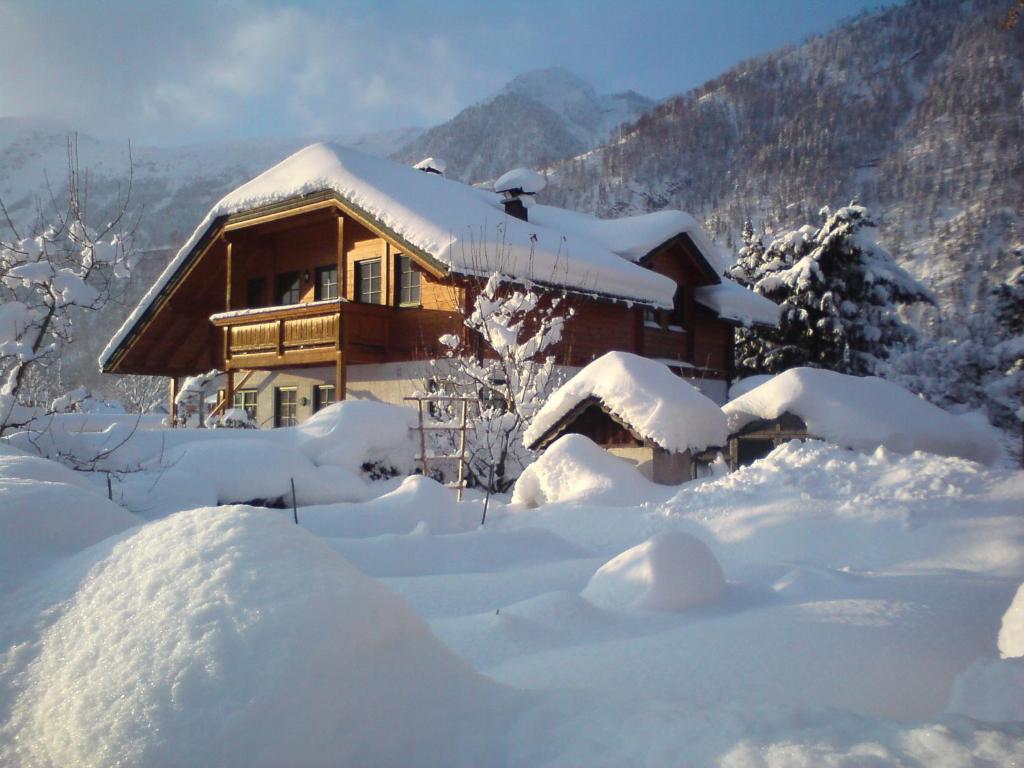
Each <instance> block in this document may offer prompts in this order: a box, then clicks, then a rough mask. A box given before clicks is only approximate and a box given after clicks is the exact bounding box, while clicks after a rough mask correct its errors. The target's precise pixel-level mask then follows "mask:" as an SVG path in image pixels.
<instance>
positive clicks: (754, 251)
mask: <svg viewBox="0 0 1024 768" xmlns="http://www.w3.org/2000/svg"><path fill="white" fill-rule="evenodd" d="M763 265H764V242H763V241H762V240H761V236H760V235H759V234H757V232H756V231H755V230H754V222H752V221H751V220H750V218H749V217H748V218H746V219H744V220H743V245H742V246H741V247H740V249H739V251H738V252H737V258H736V263H735V264H734V265H733V266H732V267H731V268H730V270H729V274H730V276H731V277H732V279H733V280H735V281H736V282H737V283H739V284H740V285H744V286H746V287H747V288H751V287H753V285H754V283H755V282H757V278H756V277H755V276H756V275H757V274H758V272H759V271H760V269H761V267H762V266H763Z"/></svg>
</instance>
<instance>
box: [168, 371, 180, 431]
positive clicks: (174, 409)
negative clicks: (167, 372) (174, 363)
mask: <svg viewBox="0 0 1024 768" xmlns="http://www.w3.org/2000/svg"><path fill="white" fill-rule="evenodd" d="M177 399H178V377H177V376H171V386H170V400H171V402H170V403H169V407H168V408H167V412H168V414H170V417H171V426H172V427H173V426H175V424H176V423H177V421H178V403H177V402H175V401H176V400H177Z"/></svg>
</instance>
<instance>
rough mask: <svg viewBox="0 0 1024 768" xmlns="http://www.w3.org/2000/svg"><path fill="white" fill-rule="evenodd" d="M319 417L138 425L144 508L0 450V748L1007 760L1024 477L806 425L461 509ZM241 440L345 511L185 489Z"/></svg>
mask: <svg viewBox="0 0 1024 768" xmlns="http://www.w3.org/2000/svg"><path fill="white" fill-rule="evenodd" d="M344 408H348V406H347V405H346V406H344ZM337 410H338V409H335V411H334V412H333V413H334V414H335V415H336V414H337ZM346 418H347V419H348V425H349V427H350V428H351V429H353V430H354V431H355V432H357V433H359V434H363V435H364V437H366V438H367V439H369V437H370V436H371V435H373V431H372V430H369V429H365V428H362V431H361V432H360V429H361V427H360V424H361V423H362V424H364V425H365V424H367V423H372V422H373V421H375V420H376V421H378V422H379V420H380V414H371V413H370V412H369V411H365V410H364V411H361V412H360V409H359V408H356V409H352V414H351V415H350V416H346ZM338 421H339V420H338V419H334V420H332V419H331V418H328V417H322V418H321V419H320V420H319V422H318V423H314V424H313V426H312V427H307V428H306V429H305V430H304V431H303V430H302V429H299V430H293V431H291V432H289V431H287V430H278V431H277V432H276V434H277V435H278V437H273V438H269V437H268V433H254V432H246V431H239V432H237V433H231V432H229V431H227V430H214V431H209V432H207V435H206V436H204V437H203V438H201V439H200V441H199V442H195V441H193V442H191V443H190V442H188V441H187V440H186V437H187V435H185V433H189V432H190V431H189V430H176V431H173V432H168V433H166V435H165V439H164V440H163V441H162V442H161V443H159V444H158V443H157V442H156V438H155V437H154V435H158V434H160V432H159V431H158V430H157V431H146V432H140V433H138V435H137V436H135V438H133V439H136V438H137V439H138V440H139V441H140V442H139V445H140V446H148V447H147V449H146V450H148V451H150V452H153V451H155V452H156V453H155V454H154V455H152V456H148V457H147V456H145V455H144V454H146V451H143V450H141V449H140V450H137V451H136V450H134V449H132V450H129V449H130V448H131V444H132V443H131V441H129V442H128V443H127V444H126V445H123V446H121V447H120V448H119V450H120V452H121V454H122V458H124V459H125V461H126V463H132V462H135V463H140V462H141V463H145V462H147V461H148V462H151V463H150V465H149V466H150V467H151V469H150V470H148V471H147V472H141V473H134V474H130V475H127V476H126V477H127V478H130V479H126V480H125V482H123V483H117V482H115V483H113V484H112V486H111V495H112V496H113V497H114V498H115V500H117V499H118V498H121V497H119V496H118V493H119V492H120V491H122V490H126V489H131V490H132V493H130V494H128V493H126V495H125V498H130V499H138V498H140V494H141V493H142V491H143V490H144V489H145V488H146V487H151V486H152V484H153V483H154V482H155V483H156V486H155V487H156V488H159V487H160V483H161V482H162V483H164V484H165V485H164V486H163V490H162V491H161V495H160V504H159V511H157V510H155V509H152V508H151V509H148V510H143V512H144V515H143V517H136V516H135V515H133V514H131V513H130V512H128V511H126V510H125V509H124V508H123V507H121V506H119V505H117V504H115V503H113V502H111V501H108V499H107V490H106V483H105V479H104V476H103V475H99V476H95V475H92V474H90V473H73V472H70V471H68V470H66V469H64V468H63V467H60V466H58V465H57V464H55V463H53V462H49V461H47V460H45V459H40V458H36V457H30V456H27V455H25V454H23V453H21V452H19V451H18V450H16V449H15V448H12V447H3V446H2V445H0V450H2V451H3V453H2V454H0V502H2V503H0V557H2V566H3V567H2V569H0V580H2V581H0V585H2V591H0V616H2V617H3V620H2V621H0V764H3V765H12V766H35V765H114V764H122V765H146V766H149V765H154V766H155V765H161V766H163V765H360V766H361V765H438V766H442V765H443V766H460V765H465V766H480V765H488V766H502V765H506V766H543V765H554V766H579V765H586V766H624V765H646V766H680V765H686V766H705V765H722V766H730V767H731V768H736V767H738V766H884V765H908V766H933V765H941V766H961V765H962V766H1009V765H1015V764H1021V762H1022V761H1024V658H1022V657H1021V654H1024V618H1022V617H1024V592H1019V590H1020V588H1021V583H1022V582H1024V472H1020V471H1014V470H1009V469H1002V468H993V467H986V466H983V465H981V464H977V463H974V462H970V461H967V460H964V459H959V458H950V457H943V456H936V455H932V454H926V453H912V454H896V453H892V452H890V451H888V450H886V449H884V448H880V449H877V450H876V451H874V452H855V451H850V450H845V449H841V448H838V447H834V446H830V445H827V444H825V443H821V442H814V441H810V442H807V443H803V444H801V443H795V442H794V443H790V444H787V445H783V446H781V447H779V448H777V449H776V450H775V451H774V452H773V453H772V454H771V455H770V456H768V457H767V458H765V459H763V460H761V461H759V462H757V463H755V464H754V465H752V466H750V467H747V468H744V469H741V470H739V471H737V472H734V473H731V474H726V475H721V476H718V477H715V478H709V479H706V480H703V481H698V482H694V483H690V484H687V485H684V486H680V487H665V486H656V485H653V484H651V483H649V482H648V481H646V480H645V479H644V478H642V477H641V476H639V475H638V474H636V473H635V471H633V472H632V474H631V473H630V472H625V471H620V469H621V468H620V467H618V466H615V467H612V466H611V465H609V464H607V463H606V462H604V460H603V459H604V458H611V457H607V456H606V455H605V456H604V457H602V458H600V459H595V458H594V457H591V458H590V459H588V456H589V455H590V454H589V453H588V452H587V451H586V450H585V449H580V450H571V451H569V453H571V454H572V456H570V457H569V458H571V459H572V460H573V461H575V462H577V463H579V464H580V466H581V467H582V469H581V471H580V476H581V477H583V476H584V475H585V479H586V483H585V484H583V486H585V487H583V486H581V487H580V488H577V489H573V488H572V487H571V485H572V483H571V478H565V477H561V478H556V477H555V476H554V475H553V474H552V470H550V468H549V469H548V470H544V472H547V474H544V473H543V472H542V473H541V474H540V476H539V477H538V476H534V477H533V478H532V480H528V482H530V483H533V489H532V490H531V491H530V493H524V492H523V491H522V489H520V492H519V495H520V496H524V495H525V496H528V497H529V498H530V499H531V501H532V502H533V503H534V504H539V505H538V506H532V507H528V506H527V505H526V504H523V503H512V501H511V497H498V498H492V499H490V502H489V508H488V511H487V520H486V523H485V524H484V525H482V526H481V524H480V521H481V517H482V514H483V505H484V500H483V498H482V497H480V496H478V495H475V494H473V493H470V494H468V496H467V499H466V501H464V502H462V503H457V502H456V500H455V495H454V493H453V492H452V491H450V490H448V489H445V488H443V487H441V486H440V485H438V484H437V483H435V482H434V481H432V480H429V479H426V478H422V477H412V478H401V477H395V478H391V479H386V480H378V481H371V480H369V479H368V478H367V477H366V476H365V473H362V472H361V470H360V467H359V462H361V461H363V460H364V458H365V456H364V452H365V451H370V448H369V447H368V446H367V445H363V446H362V448H361V449H359V450H357V447H358V446H354V445H353V444H351V443H346V442H344V441H341V440H339V439H338V437H339V435H338V434H337V433H336V432H335V430H334V427H335V426H336V425H337V422H338ZM399 431H400V430H399ZM195 432H198V430H197V431H193V434H194V433H195ZM378 433H379V430H378ZM270 434H275V433H270ZM375 437H376V438H378V447H377V448H376V449H375V450H377V451H378V452H379V451H380V450H381V448H380V446H382V445H383V443H380V442H379V434H377V435H375ZM229 438H230V439H231V440H232V441H234V442H236V443H245V444H248V445H249V446H250V447H249V449H247V450H248V451H249V453H248V454H246V456H245V461H246V462H248V466H249V475H247V478H251V479H249V480H247V482H249V483H251V484H252V487H254V488H256V487H258V489H259V493H254V495H253V498H256V497H263V498H265V497H266V496H268V495H274V494H278V493H279V492H280V491H281V487H280V485H281V483H280V479H281V478H282V477H284V476H285V475H287V474H288V473H294V472H299V471H302V472H307V474H308V477H307V478H306V479H304V480H303V484H309V485H312V484H313V480H312V479H311V478H316V480H317V481H318V482H322V483H323V484H324V487H325V488H328V489H330V488H331V487H332V482H333V479H335V478H333V475H332V472H336V473H337V478H336V479H337V480H338V482H337V483H336V484H335V485H336V487H337V488H338V489H340V490H338V494H339V495H345V494H349V495H350V496H351V498H352V499H353V500H351V501H334V502H331V503H326V504H324V503H317V504H314V503H313V502H319V501H320V499H317V498H311V499H303V498H301V496H302V491H300V493H299V496H300V498H299V502H300V505H301V506H300V507H299V509H298V517H299V524H298V525H295V524H294V523H293V520H292V510H291V509H269V508H261V507H252V506H245V505H235V506H220V507H213V506H209V504H210V503H214V502H213V501H211V502H203V503H201V504H196V503H195V498H196V490H195V487H190V478H197V480H196V481H195V482H194V483H193V485H195V486H199V487H201V488H202V489H203V491H202V493H203V494H209V493H215V494H216V499H215V501H216V500H219V501H220V502H222V503H223V502H225V501H243V500H246V499H244V498H241V497H244V496H245V487H244V486H245V483H237V482H235V483H230V482H227V481H226V480H224V479H218V472H219V471H222V470H224V469H225V467H227V465H226V464H225V463H224V456H225V455H226V454H229V453H230V452H231V451H234V450H235V449H237V448H238V445H228V444H226V441H227V440H228V439H229ZM85 439H86V438H85V437H83V438H82V440H85ZM88 439H90V440H93V441H95V440H96V439H98V438H96V436H95V435H93V436H92V437H90V438H88ZM364 442H365V441H364ZM385 442H386V441H385ZM62 446H63V447H64V448H67V447H68V443H67V442H66V441H65V442H64V443H62ZM158 447H159V448H160V450H157V448H158ZM388 450H394V448H391V449H388ZM567 450H568V449H567ZM370 453H372V451H370ZM343 454H344V455H343ZM332 457H333V458H332ZM563 458H564V457H563ZM128 459H130V461H129V460H128ZM299 459H302V460H304V461H306V462H307V464H308V466H306V465H301V466H300V465H299V463H298V462H299ZM616 461H618V460H616ZM152 462H156V464H153V463H152ZM161 464H166V467H165V468H163V469H153V468H152V467H157V466H161ZM232 466H233V465H232ZM623 467H625V469H630V468H629V467H628V466H627V465H624V464H623ZM228 469H230V467H228ZM583 470H585V472H584V471H583ZM174 473H177V476H178V479H177V480H175V481H174V482H170V483H167V481H166V476H167V475H171V474H174ZM535 474H536V473H535ZM602 476H606V477H607V478H608V479H607V482H605V481H602ZM161 477H162V478H163V479H162V480H161ZM552 478H554V479H552ZM172 479H173V478H172ZM147 483H149V485H146V484H147ZM357 483H358V485H356V484H357ZM239 485H241V486H242V487H241V488H239V487H237V486H239ZM540 487H543V488H544V489H546V490H545V491H544V493H539V492H538V491H537V490H536V489H537V488H540ZM353 488H357V489H358V495H353V494H354V491H353ZM154 493H156V491H155V490H154ZM132 494H134V495H132ZM289 500H290V499H289ZM191 507H198V508H195V509H192V508H191ZM175 510H181V511H175ZM1011 604H1012V607H1011Z"/></svg>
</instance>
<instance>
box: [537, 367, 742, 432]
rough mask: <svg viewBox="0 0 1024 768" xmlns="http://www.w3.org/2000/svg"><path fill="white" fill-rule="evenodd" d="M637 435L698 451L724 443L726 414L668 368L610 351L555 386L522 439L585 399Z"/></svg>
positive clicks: (546, 428) (552, 423)
mask: <svg viewBox="0 0 1024 768" xmlns="http://www.w3.org/2000/svg"><path fill="white" fill-rule="evenodd" d="M591 398H593V399H596V400H597V401H598V402H600V404H601V406H602V407H604V408H605V409H606V410H607V411H608V412H609V413H610V414H612V415H613V416H614V417H615V418H617V419H618V420H620V421H621V422H623V423H625V424H627V425H628V426H629V427H630V429H632V430H633V431H634V432H635V433H637V434H638V435H640V436H641V437H643V438H645V439H648V440H652V441H654V442H655V443H657V444H658V445H660V446H661V447H662V448H664V449H665V450H668V451H678V452H683V451H686V450H692V451H702V450H704V449H705V448H708V447H711V446H720V445H724V444H725V442H726V435H727V431H726V424H725V416H724V415H723V414H722V410H721V408H719V407H718V406H717V405H716V404H715V403H714V402H713V401H712V400H710V399H709V398H707V397H705V396H704V395H702V394H701V393H700V392H699V391H698V390H697V389H696V388H695V387H693V386H691V385H690V384H688V383H687V382H686V381H684V380H683V379H681V378H680V377H679V376H676V375H675V374H674V373H672V371H670V370H669V369H668V367H667V366H665V365H663V364H661V363H659V362H657V361H655V360H650V359H648V358H646V357H640V356H639V355H634V354H631V353H629V352H609V353H607V354H605V355H602V356H601V357H599V358H597V360H594V361H593V362H592V363H590V364H589V365H587V366H586V367H584V368H583V370H581V371H580V372H579V373H577V374H576V375H575V376H573V377H572V378H571V379H569V381H567V382H566V383H565V384H563V385H562V386H561V387H559V388H558V389H557V390H555V392H554V393H553V394H552V395H551V397H549V398H548V401H547V402H546V403H545V404H544V406H543V407H542V408H541V409H540V411H538V412H537V415H536V416H535V417H534V419H533V422H532V423H531V424H530V427H529V429H527V430H526V434H525V435H524V436H523V442H524V443H525V444H526V445H528V446H529V445H533V444H534V443H536V442H537V441H538V440H540V439H541V438H543V437H544V436H545V434H547V433H548V432H549V431H550V430H551V429H552V427H554V426H556V425H557V424H558V422H559V421H561V420H562V419H563V418H564V417H565V416H566V415H568V414H569V413H570V412H572V411H573V409H575V408H576V407H577V406H578V405H580V404H581V403H583V402H584V401H586V400H588V399H591Z"/></svg>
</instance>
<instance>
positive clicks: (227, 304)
mask: <svg viewBox="0 0 1024 768" xmlns="http://www.w3.org/2000/svg"><path fill="white" fill-rule="evenodd" d="M224 242H225V243H227V258H226V259H225V262H224V269H225V272H227V280H226V281H225V282H226V283H227V287H226V289H225V291H224V311H225V312H230V311H231V281H232V275H231V270H232V263H231V262H232V259H233V257H234V254H233V253H232V247H231V241H230V240H228V239H227V238H226V237H225V238H224Z"/></svg>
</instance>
